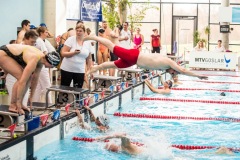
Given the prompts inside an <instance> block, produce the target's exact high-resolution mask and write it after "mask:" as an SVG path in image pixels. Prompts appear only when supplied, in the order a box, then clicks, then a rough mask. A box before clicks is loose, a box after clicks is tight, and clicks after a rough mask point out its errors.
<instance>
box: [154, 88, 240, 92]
mask: <svg viewBox="0 0 240 160" xmlns="http://www.w3.org/2000/svg"><path fill="white" fill-rule="evenodd" d="M158 89H163V87H158ZM171 90H179V91H181V90H183V91H184V90H189V91H196V90H208V91H219V92H240V90H230V89H229V90H228V89H211V88H178V87H177V88H174V87H173V88H171Z"/></svg>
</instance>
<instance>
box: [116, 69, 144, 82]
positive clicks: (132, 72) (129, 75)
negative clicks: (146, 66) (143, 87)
mask: <svg viewBox="0 0 240 160" xmlns="http://www.w3.org/2000/svg"><path fill="white" fill-rule="evenodd" d="M118 71H125V77H124V76H123V73H122V72H121V77H122V78H123V79H125V81H132V80H133V79H135V80H137V81H142V75H143V73H144V71H143V69H132V68H122V69H118Z"/></svg>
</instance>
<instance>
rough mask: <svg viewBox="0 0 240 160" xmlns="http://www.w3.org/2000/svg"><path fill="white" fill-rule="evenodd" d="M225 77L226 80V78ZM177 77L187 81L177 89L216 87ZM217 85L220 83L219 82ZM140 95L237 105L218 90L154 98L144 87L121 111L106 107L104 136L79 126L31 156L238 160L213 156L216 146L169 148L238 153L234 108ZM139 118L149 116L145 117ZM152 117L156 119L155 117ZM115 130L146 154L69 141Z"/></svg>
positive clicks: (232, 97) (236, 96)
mask: <svg viewBox="0 0 240 160" xmlns="http://www.w3.org/2000/svg"><path fill="white" fill-rule="evenodd" d="M211 78H213V79H211ZM225 78H227V79H228V77H225ZM232 78H233V77H232ZM181 79H184V80H191V81H183V84H182V85H181V88H184V87H186V88H191V87H192V88H206V89H207V88H208V89H209V88H214V85H215V84H213V83H204V84H200V85H199V83H200V82H195V81H196V80H198V79H196V78H190V77H186V76H179V80H180V81H181ZM209 79H210V80H209V81H213V80H214V81H221V82H225V81H226V79H225V80H224V79H222V77H221V76H211V77H210V78H209ZM229 79H230V77H229ZM239 80H240V77H235V78H233V79H231V80H229V81H231V82H239ZM188 82H191V86H189V84H186V83H188ZM225 85H226V86H227V87H226V86H225ZM231 85H232V84H224V87H225V88H224V87H222V89H223V88H224V89H229V88H231V89H235V90H238V89H239V88H236V87H229V86H231ZM221 86H223V85H222V84H221ZM236 86H237V85H236ZM178 87H180V86H178ZM215 87H216V86H215ZM238 87H239V86H238ZM216 88H217V87H216ZM218 89H219V88H218ZM141 97H156V98H157V97H160V98H174V99H199V100H215V101H227V102H232V101H236V102H239V93H232V92H226V96H220V92H217V91H207V90H201V91H191V90H187V91H185V90H179V91H178V90H172V93H171V94H170V95H158V94H153V93H152V92H150V91H149V90H148V89H146V90H145V93H144V95H139V96H138V97H134V99H133V101H130V102H127V103H125V104H124V105H122V106H121V108H120V110H111V108H107V109H106V111H107V114H108V115H109V117H110V120H111V122H110V130H109V131H108V132H107V133H99V132H97V131H96V130H91V131H89V130H82V129H81V128H80V127H77V128H76V129H75V130H74V131H73V132H72V133H71V134H70V135H68V136H66V137H65V138H64V139H63V140H60V141H55V142H53V143H51V144H48V145H46V146H44V147H42V148H41V149H39V150H38V151H36V152H35V153H34V156H35V157H37V159H44V160H55V159H72V160H75V159H76V160H77V159H79V158H81V159H86V160H87V159H97V160H106V159H109V160H136V159H147V160H155V159H156V160H159V159H160V160H161V159H184V160H185V159H186V160H188V159H189V160H192V159H216V160H219V159H236V160H237V159H240V153H234V154H233V155H226V154H225V155H218V154H215V151H216V148H214V149H201V150H180V149H178V148H175V147H171V146H173V145H182V146H185V145H186V146H214V147H221V146H226V147H229V148H233V149H234V148H238V149H239V148H240V137H239V135H240V124H239V123H240V121H239V118H240V117H239V112H240V108H239V106H240V105H239V104H215V103H201V102H175V101H174V102H173V101H164V100H161V101H160V100H140V98H141ZM116 112H120V113H122V114H123V113H126V115H127V114H131V115H135V116H134V117H133V116H132V117H130V116H120V117H119V116H114V113H116ZM142 115H148V116H145V117H144V116H142ZM156 115H161V116H158V117H156ZM164 116H168V118H166V117H165V118H163V117H164ZM169 117H170V118H169ZM180 117H184V118H180ZM189 117H195V119H188V118H189ZM208 118H212V119H214V118H219V120H211V119H208ZM222 120H223V121H222ZM233 120H237V121H233ZM117 132H124V133H126V134H127V135H128V136H129V137H130V138H131V141H132V142H139V143H141V144H144V147H146V148H147V149H146V152H144V153H143V154H141V155H137V156H131V155H128V154H122V153H113V152H109V151H106V150H105V149H104V146H105V142H84V141H74V140H72V138H73V137H75V136H76V137H83V138H96V137H101V136H104V135H109V134H113V133H117ZM111 141H114V142H116V143H119V144H120V141H119V140H118V139H116V140H115V139H113V140H111Z"/></svg>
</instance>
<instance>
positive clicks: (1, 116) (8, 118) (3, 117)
mask: <svg viewBox="0 0 240 160" xmlns="http://www.w3.org/2000/svg"><path fill="white" fill-rule="evenodd" d="M8 108H9V106H8V105H0V127H3V128H6V127H8V126H10V125H12V124H13V123H22V122H23V121H24V118H25V117H24V115H21V116H19V114H18V113H14V112H9V110H8Z"/></svg>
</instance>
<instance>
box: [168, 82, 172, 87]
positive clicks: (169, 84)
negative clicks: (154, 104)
mask: <svg viewBox="0 0 240 160" xmlns="http://www.w3.org/2000/svg"><path fill="white" fill-rule="evenodd" d="M167 84H168V87H169V88H171V87H172V81H170V80H169V81H167Z"/></svg>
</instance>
